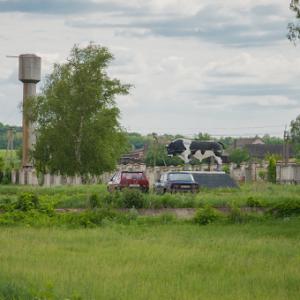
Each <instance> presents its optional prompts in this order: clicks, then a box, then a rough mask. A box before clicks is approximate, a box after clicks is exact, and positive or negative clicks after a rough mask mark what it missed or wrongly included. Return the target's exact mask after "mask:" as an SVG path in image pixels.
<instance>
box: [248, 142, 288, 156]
mask: <svg viewBox="0 0 300 300" xmlns="http://www.w3.org/2000/svg"><path fill="white" fill-rule="evenodd" d="M245 149H247V150H248V152H249V155H250V157H255V158H259V159H264V158H265V157H266V156H267V155H270V154H274V155H278V156H282V153H283V145H280V144H277V145H268V144H252V145H246V146H245ZM292 156H293V150H292V147H291V146H290V145H289V157H292Z"/></svg>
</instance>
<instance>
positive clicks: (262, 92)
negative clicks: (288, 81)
mask: <svg viewBox="0 0 300 300" xmlns="http://www.w3.org/2000/svg"><path fill="white" fill-rule="evenodd" d="M197 92H198V93H200V94H202V95H208V96H287V97H289V98H295V99H296V98H298V96H299V93H300V88H299V87H298V86H295V85H280V84H231V85H214V84H212V85H210V86H209V87H207V88H205V89H202V90H198V91H197Z"/></svg>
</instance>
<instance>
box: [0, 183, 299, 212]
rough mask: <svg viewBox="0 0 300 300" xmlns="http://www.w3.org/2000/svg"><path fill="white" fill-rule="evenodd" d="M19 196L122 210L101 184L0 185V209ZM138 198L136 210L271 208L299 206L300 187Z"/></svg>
mask: <svg viewBox="0 0 300 300" xmlns="http://www.w3.org/2000/svg"><path fill="white" fill-rule="evenodd" d="M22 193H33V194H36V195H37V196H38V197H39V199H40V201H41V202H48V203H51V204H52V205H53V206H54V207H55V208H88V207H89V199H90V197H91V195H96V196H97V198H98V200H97V201H98V202H99V203H98V204H99V205H100V206H101V205H104V204H105V203H107V202H109V203H110V205H113V206H115V207H124V205H123V204H124V203H123V202H122V199H118V196H120V197H121V196H122V195H118V194H117V195H110V194H109V193H108V192H107V190H106V186H105V185H104V184H98V185H81V186H59V187H51V188H48V187H30V186H13V185H0V205H1V202H3V201H8V200H9V201H12V202H14V201H16V200H17V198H18V197H19V195H20V194H22ZM138 196H139V197H140V198H142V199H141V201H140V203H138V204H137V203H135V207H136V208H139V206H140V207H144V208H163V207H171V208H181V207H187V208H189V207H191V208H193V207H194V208H197V207H203V206H204V205H212V206H219V207H220V206H221V207H222V206H239V207H242V206H261V207H270V206H273V205H276V204H279V203H288V202H291V201H292V202H297V203H300V186H297V185H289V186H287V185H284V186H283V185H275V184H268V183H257V184H245V185H241V186H240V188H238V189H215V190H209V189H202V190H201V191H200V192H199V193H198V194H173V195H171V194H165V195H156V194H154V193H149V194H145V195H142V196H141V195H138ZM137 205H139V206H137ZM128 208H131V207H128Z"/></svg>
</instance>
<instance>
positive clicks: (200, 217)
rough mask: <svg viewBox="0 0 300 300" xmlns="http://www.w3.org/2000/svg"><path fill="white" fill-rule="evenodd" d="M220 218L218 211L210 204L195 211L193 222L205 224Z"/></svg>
mask: <svg viewBox="0 0 300 300" xmlns="http://www.w3.org/2000/svg"><path fill="white" fill-rule="evenodd" d="M218 218H220V213H219V212H218V211H217V210H216V209H214V208H213V207H211V206H208V205H207V206H205V207H204V208H199V209H197V211H196V214H195V217H194V222H195V223H197V224H200V225H207V224H209V223H212V222H214V221H216V220H217V219H218Z"/></svg>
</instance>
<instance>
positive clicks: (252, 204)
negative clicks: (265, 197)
mask: <svg viewBox="0 0 300 300" xmlns="http://www.w3.org/2000/svg"><path fill="white" fill-rule="evenodd" d="M246 205H247V206H249V207H262V206H263V205H262V204H261V203H260V201H259V200H258V199H255V198H254V197H252V196H250V197H248V199H247V201H246Z"/></svg>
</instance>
